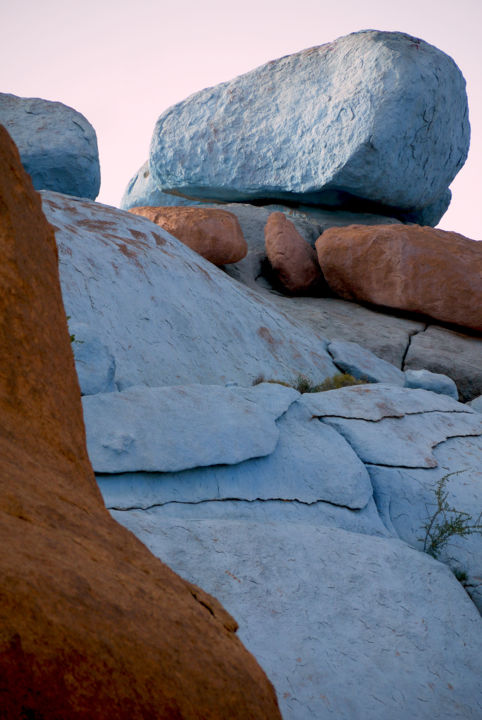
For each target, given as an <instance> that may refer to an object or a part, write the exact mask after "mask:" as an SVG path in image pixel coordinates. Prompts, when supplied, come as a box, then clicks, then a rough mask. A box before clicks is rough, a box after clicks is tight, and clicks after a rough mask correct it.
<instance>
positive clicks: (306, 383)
mask: <svg viewBox="0 0 482 720" xmlns="http://www.w3.org/2000/svg"><path fill="white" fill-rule="evenodd" d="M263 382H268V383H275V384H277V385H284V387H292V388H295V390H298V392H300V393H317V392H325V391H326V390H339V388H342V387H348V386H350V385H364V384H365V383H366V382H368V381H367V380H357V379H356V378H354V377H353V375H349V374H348V373H336V375H333V377H330V378H326V379H325V380H323V382H322V383H320V384H319V385H314V384H313V383H312V382H311V380H309V379H308V378H307V377H306V375H298V377H297V378H296V380H295V381H294V382H291V383H287V382H284V381H283V380H274V379H273V380H266V379H265V377H264V375H258V377H257V378H256V380H254V381H253V385H259V384H260V383H263Z"/></svg>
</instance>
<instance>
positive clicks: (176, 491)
mask: <svg viewBox="0 0 482 720" xmlns="http://www.w3.org/2000/svg"><path fill="white" fill-rule="evenodd" d="M205 389H206V396H205V398H204V401H203V403H204V405H205V407H206V408H207V402H208V396H209V395H208V388H205ZM167 390H168V391H169V393H171V394H172V396H173V397H174V396H175V395H176V394H177V395H178V396H179V397H180V396H181V393H182V392H184V391H185V392H187V393H189V392H191V389H190V388H168V389H167ZM209 390H213V394H216V397H217V403H218V406H220V404H221V402H222V403H223V404H224V407H227V406H228V405H229V406H230V407H233V408H234V405H233V404H231V401H230V400H229V393H234V394H236V396H238V398H239V397H242V398H244V399H245V400H248V399H249V400H250V401H251V402H253V403H255V405H256V406H258V407H260V408H263V409H265V410H267V409H268V408H271V417H272V421H274V422H276V425H277V428H278V430H279V440H278V442H277V445H276V447H275V449H274V450H273V452H272V453H270V454H267V455H265V456H263V457H251V458H247V459H246V460H243V461H241V462H239V463H233V464H229V465H226V464H216V465H211V466H205V467H200V466H198V467H190V468H189V469H185V470H179V471H176V472H162V471H157V472H147V473H146V472H127V473H121V474H119V473H118V472H116V471H115V465H114V463H112V465H111V472H110V471H107V472H104V473H102V474H98V476H97V478H98V482H99V485H100V488H101V491H102V493H103V496H104V498H105V501H106V504H107V506H108V507H109V508H110V509H111V511H112V514H113V515H114V517H116V518H118V519H119V521H120V522H122V523H124V524H125V525H126V526H127V527H128V528H130V529H131V530H132V531H133V532H135V533H136V534H137V535H138V536H139V537H140V538H142V539H144V540H145V542H146V543H147V544H148V545H149V547H150V548H151V549H152V550H153V551H154V552H155V553H156V554H158V555H159V556H162V555H163V554H164V555H165V554H166V553H168V554H169V557H172V558H174V563H175V567H176V569H177V570H178V571H179V572H181V573H182V574H183V575H186V576H187V577H188V578H189V579H191V580H193V581H198V579H199V578H200V577H201V576H202V577H203V578H206V580H207V582H208V584H209V589H210V591H211V592H216V593H217V594H218V595H219V596H220V597H221V598H222V600H223V602H224V603H225V604H226V605H227V607H228V608H229V609H230V610H231V611H232V612H234V611H235V610H236V614H237V615H238V616H239V617H242V618H243V627H242V631H241V632H242V633H243V634H242V637H243V639H244V641H245V643H246V644H247V646H248V647H249V648H250V649H251V650H252V652H253V653H254V654H255V655H256V657H257V658H258V659H260V661H261V662H262V664H263V666H264V667H266V668H269V672H270V673H271V676H272V677H273V679H274V682H275V686H276V689H277V692H278V697H279V700H280V705H281V710H282V713H283V717H284V718H285V719H286V720H292V719H293V720H304V718H306V717H316V718H324V717H325V716H326V715H327V714H333V715H334V716H336V717H339V718H342V719H343V720H352V719H353V718H354V717H360V718H361V717H370V719H372V718H373V719H374V720H386V717H387V715H389V716H390V717H394V718H396V719H397V720H404V719H405V718H406V717H408V716H410V717H413V718H414V719H415V720H429V718H432V717H434V716H435V715H436V716H437V717H439V718H440V719H441V720H452V718H458V720H466V719H467V718H473V720H476V718H478V715H479V714H480V711H481V709H482V690H481V688H480V672H479V664H480V653H481V652H482V621H481V618H480V616H479V614H478V613H477V611H476V609H475V607H474V605H473V604H472V603H471V601H470V600H469V598H468V596H467V594H466V593H465V591H464V589H463V588H462V586H461V585H460V583H458V582H457V580H456V579H455V577H454V575H453V574H452V573H451V572H450V571H449V569H448V568H447V567H444V565H442V564H441V563H439V562H436V561H434V560H433V559H432V558H430V557H429V556H428V555H426V554H425V553H422V552H418V551H417V550H415V549H414V548H417V549H418V550H421V549H422V547H423V526H424V524H425V523H426V522H427V521H428V520H429V519H430V517H431V515H432V513H433V512H434V511H435V509H436V508H435V507H434V505H435V494H434V488H435V487H436V484H437V482H438V481H439V480H440V479H441V477H443V475H445V474H446V473H447V472H456V471H458V470H460V469H461V468H462V467H463V468H464V471H463V473H461V474H460V475H454V476H453V477H452V478H451V479H450V493H451V494H450V501H451V503H453V504H454V505H455V506H456V507H457V508H460V509H462V510H464V509H465V510H467V511H468V512H470V513H471V514H473V513H474V508H476V507H477V506H478V505H480V495H481V491H482V476H481V474H480V453H481V451H482V445H481V443H482V416H481V415H480V414H478V413H476V412H474V411H472V410H471V409H470V408H468V407H467V406H464V405H461V404H459V403H457V402H455V401H454V400H452V399H451V398H449V397H447V396H444V395H437V394H435V393H431V392H427V391H425V390H411V389H406V388H401V387H394V386H389V385H381V384H379V385H366V386H357V387H350V388H344V389H342V390H334V391H330V392H325V393H315V394H305V395H300V394H299V393H296V392H295V391H294V390H292V389H289V388H284V387H281V386H276V385H271V384H267V383H265V384H261V385H258V386H256V387H251V388H242V387H229V388H223V389H221V388H219V390H218V392H217V393H216V392H215V391H214V388H210V389H209ZM221 390H222V392H219V391H221ZM120 394H121V395H122V393H120ZM104 397H108V396H104ZM94 400H95V398H85V399H84V402H85V403H86V404H88V403H93V401H94ZM163 410H164V407H163V406H161V403H159V404H158V419H157V420H155V419H153V418H152V419H151V423H153V424H156V423H160V424H165V425H166V426H168V425H169V424H170V418H171V417H173V418H174V417H175V413H174V414H173V410H172V406H171V408H170V409H169V410H168V411H167V415H166V416H164V417H162V420H161V415H163ZM283 410H284V412H282V411H283ZM221 412H224V411H223V410H222V409H221ZM280 413H281V414H280ZM235 416H237V420H236V417H234V416H233V421H232V425H233V426H234V425H236V422H238V423H239V427H240V435H241V434H242V435H243V437H244V438H247V434H246V433H242V432H241V428H242V420H243V417H242V412H241V410H240V408H239V407H238V409H237V410H236V411H235ZM102 422H103V425H104V435H108V434H109V430H110V428H114V427H115V421H113V420H110V419H108V418H107V417H106V418H104V420H103V421H102ZM173 424H175V421H174V423H173ZM209 424H210V422H209V421H208V422H207V425H208V426H209ZM258 427H259V430H260V434H262V433H264V430H262V427H263V426H262V424H261V423H259V424H258ZM205 432H206V431H205V428H204V427H203V426H202V424H196V425H194V424H193V425H192V426H188V427H186V428H185V429H184V430H183V432H182V435H183V437H185V438H186V444H189V445H190V446H192V447H195V446H196V445H197V444H199V445H202V444H204V445H206V440H205ZM213 434H216V433H213ZM94 435H95V433H94ZM196 438H197V439H196ZM202 438H203V439H202ZM181 441H182V438H179V439H178V442H181ZM95 442H96V443H98V444H99V445H102V444H103V442H104V440H103V438H102V437H98V438H96V440H95ZM211 446H212V450H213V451H214V450H215V447H214V442H212V443H211ZM252 447H253V449H254V447H255V445H254V444H253V446H252ZM166 455H167V456H168V455H169V452H167V453H164V457H163V458H162V459H160V462H159V470H161V467H165V462H166ZM213 459H214V455H213ZM477 460H478V463H477ZM188 464H190V463H188V462H186V468H187V465H188ZM409 466H411V467H409ZM140 468H141V466H140V465H139V469H140ZM421 536H422V539H420V538H421ZM400 538H402V540H403V542H402V540H401V539H400ZM410 545H411V546H413V547H410ZM481 557H482V538H481V537H480V536H471V537H469V538H458V539H456V540H454V539H453V538H452V539H451V541H450V542H449V544H448V546H447V547H446V548H445V549H444V552H443V553H442V554H441V559H442V560H444V562H446V563H447V564H448V565H450V566H453V567H455V568H458V569H460V570H464V571H465V572H467V576H468V580H467V583H468V585H467V590H468V591H469V592H470V595H471V597H472V598H473V600H474V601H475V602H476V603H477V604H478V606H479V607H480V608H481V609H482V596H481V595H480V589H481V585H480V577H481V576H482V566H481V564H480V558H481Z"/></svg>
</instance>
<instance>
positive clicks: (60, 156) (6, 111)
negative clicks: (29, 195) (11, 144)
mask: <svg viewBox="0 0 482 720" xmlns="http://www.w3.org/2000/svg"><path fill="white" fill-rule="evenodd" d="M0 124H2V125H4V126H5V127H6V128H7V130H8V132H9V133H10V135H11V136H12V138H13V139H14V141H15V143H16V145H17V147H18V151H19V153H20V158H21V160H22V164H23V166H24V168H25V169H26V171H27V172H28V173H29V175H30V177H31V178H32V182H33V186H34V188H35V189H36V190H55V191H57V192H61V193H65V194H66V195H75V196H77V197H85V198H89V199H91V200H95V198H96V197H97V195H98V194H99V189H100V165H99V151H98V149H97V136H96V134H95V130H94V128H93V127H92V125H91V124H90V123H89V122H88V120H87V119H86V118H85V117H84V116H83V115H81V114H80V113H79V112H77V111H76V110H74V109H73V108H71V107H68V106H67V105H64V104H63V103H59V102H50V101H48V100H42V99H40V98H20V97H17V96H16V95H9V94H7V93H0Z"/></svg>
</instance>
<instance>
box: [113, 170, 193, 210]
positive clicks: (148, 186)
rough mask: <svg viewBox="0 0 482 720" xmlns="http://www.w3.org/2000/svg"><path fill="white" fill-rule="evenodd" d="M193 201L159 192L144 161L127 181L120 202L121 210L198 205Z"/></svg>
mask: <svg viewBox="0 0 482 720" xmlns="http://www.w3.org/2000/svg"><path fill="white" fill-rule="evenodd" d="M198 204H200V203H197V202H196V201H195V200H187V199H185V198H182V197H180V196H179V195H170V194H169V193H164V192H162V190H159V188H158V187H157V185H156V184H155V182H154V181H153V179H152V175H151V171H150V170H149V163H148V162H147V161H146V162H145V163H144V165H142V167H140V168H139V170H138V171H137V172H136V174H135V175H134V176H133V177H132V178H131V179H130V180H129V182H128V184H127V187H126V189H125V192H124V195H123V196H122V199H121V201H120V206H119V207H121V208H122V209H123V210H130V208H133V207H160V206H161V205H162V206H169V205H198Z"/></svg>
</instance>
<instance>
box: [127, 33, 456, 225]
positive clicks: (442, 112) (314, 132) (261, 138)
mask: <svg viewBox="0 0 482 720" xmlns="http://www.w3.org/2000/svg"><path fill="white" fill-rule="evenodd" d="M448 105H449V111H448V107H447V106H448ZM469 135H470V129H469V122H468V108H467V97H466V93H465V81H464V78H463V76H462V74H461V73H460V71H459V69H458V67H457V66H456V64H455V63H454V62H453V60H452V59H451V58H450V57H448V56H447V55H445V54H444V53H443V52H441V51H440V50H438V49H437V48H435V47H433V46H431V45H429V44H428V43H426V42H424V41H423V40H420V39H418V38H414V37H411V36H409V35H406V34H403V33H399V32H379V31H375V30H368V31H363V32H357V33H353V34H351V35H348V36H346V37H342V38H340V39H338V40H336V41H335V42H332V43H328V44H326V45H321V46H320V47H313V48H309V49H308V50H303V51H302V52H300V53H297V54H295V55H289V56H286V57H283V58H280V59H279V60H274V61H272V62H269V63H267V64H266V65H263V66H261V67H259V68H257V69H255V70H253V71H251V72H249V73H247V74H245V75H241V76H240V77H238V78H235V79H234V80H232V81H229V82H226V83H222V84H220V85H217V86H216V87H212V88H207V89H205V90H202V91H201V92H198V93H195V94H194V95H192V96H190V97H189V98H188V99H187V100H184V101H183V102H180V103H178V104H177V105H175V106H173V107H171V108H169V109H168V110H166V111H165V112H164V113H163V114H162V115H161V116H160V117H159V119H158V121H157V124H156V127H155V130H154V134H153V138H152V143H151V151H150V156H149V162H148V168H146V167H145V166H143V168H142V173H143V175H144V176H145V174H146V171H147V172H148V178H149V183H150V184H151V186H152V185H154V186H155V187H156V188H157V189H158V190H160V191H162V192H165V193H171V194H172V197H175V196H176V195H177V196H178V195H181V196H184V197H187V198H191V199H193V200H197V201H199V200H204V201H206V200H208V201H213V200H214V201H223V202H226V201H227V202H232V201H235V202H251V201H258V202H259V201H261V202H266V201H271V202H273V201H274V202H280V203H282V204H283V203H286V202H288V204H289V203H295V204H300V205H305V206H312V207H314V208H316V207H317V206H324V207H334V208H346V209H353V210H355V211H365V212H370V211H371V212H373V211H374V210H376V211H378V212H379V214H383V215H388V216H392V217H400V218H402V219H405V220H409V221H415V222H421V223H423V224H429V225H435V224H436V223H437V222H438V220H439V219H440V217H441V215H442V214H443V213H444V212H445V210H446V209H447V206H448V203H449V201H450V194H449V192H448V187H449V185H450V183H451V182H452V180H453V179H454V177H455V175H456V174H457V172H458V171H459V170H460V168H461V167H462V165H463V163H464V162H465V159H466V157H467V152H468V148H469ZM134 185H136V183H133V187H134ZM129 203H130V200H129V194H128V195H127V197H125V199H124V207H127V206H128V204H129ZM139 204H148V203H144V202H142V203H139Z"/></svg>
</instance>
